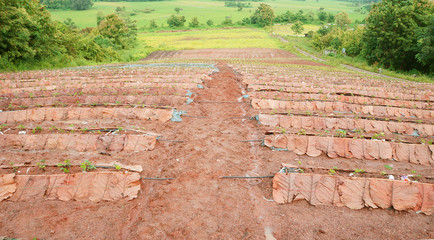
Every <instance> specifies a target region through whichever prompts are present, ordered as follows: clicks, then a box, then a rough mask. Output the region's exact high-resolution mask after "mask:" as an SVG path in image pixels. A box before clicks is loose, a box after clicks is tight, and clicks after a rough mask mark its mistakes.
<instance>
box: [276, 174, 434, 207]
mask: <svg viewBox="0 0 434 240" xmlns="http://www.w3.org/2000/svg"><path fill="white" fill-rule="evenodd" d="M273 199H274V201H275V202H277V203H279V204H286V203H291V202H294V201H296V200H306V201H307V202H309V203H310V204H312V205H331V206H346V207H348V208H350V209H361V208H364V207H370V208H382V209H387V208H390V207H393V208H394V209H396V210H400V211H420V212H422V213H424V214H426V215H431V214H432V213H433V212H434V185H433V184H429V183H419V182H407V181H400V180H388V179H374V178H351V177H343V176H329V175H321V174H308V173H283V172H278V173H276V174H275V175H274V178H273Z"/></svg>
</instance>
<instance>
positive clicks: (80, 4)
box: [41, 0, 93, 10]
mask: <svg viewBox="0 0 434 240" xmlns="http://www.w3.org/2000/svg"><path fill="white" fill-rule="evenodd" d="M41 4H42V5H45V6H47V8H50V9H71V10H86V9H89V8H90V7H92V5H93V3H92V1H91V0H41Z"/></svg>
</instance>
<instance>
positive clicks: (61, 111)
mask: <svg viewBox="0 0 434 240" xmlns="http://www.w3.org/2000/svg"><path fill="white" fill-rule="evenodd" d="M172 114H173V110H172V109H155V108H103V107H102V108H100V107H95V108H88V107H69V108H33V109H27V110H18V111H9V112H0V124H13V123H24V122H30V121H32V122H43V121H60V120H92V119H113V120H118V119H138V120H152V121H155V120H158V121H160V122H167V121H169V120H170V119H171V118H172Z"/></svg>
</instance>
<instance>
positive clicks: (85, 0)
mask: <svg viewBox="0 0 434 240" xmlns="http://www.w3.org/2000/svg"><path fill="white" fill-rule="evenodd" d="M70 1H71V9H72V10H86V9H89V8H90V7H92V5H93V3H92V0H70Z"/></svg>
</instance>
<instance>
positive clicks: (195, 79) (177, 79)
mask: <svg viewBox="0 0 434 240" xmlns="http://www.w3.org/2000/svg"><path fill="white" fill-rule="evenodd" d="M208 78H209V76H207V75H203V76H168V77H158V76H152V77H148V78H143V77H140V76H132V77H118V78H114V77H106V78H104V79H85V80H80V81H71V80H40V81H32V82H15V83H9V84H7V83H5V82H2V83H1V84H0V87H2V88H31V87H43V86H65V85H70V84H77V85H84V84H100V85H104V84H114V83H202V82H203V79H208Z"/></svg>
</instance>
